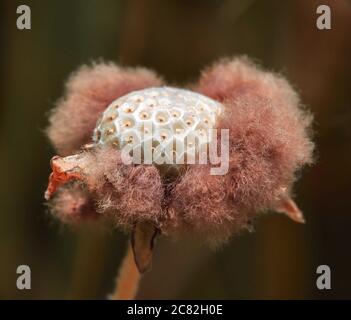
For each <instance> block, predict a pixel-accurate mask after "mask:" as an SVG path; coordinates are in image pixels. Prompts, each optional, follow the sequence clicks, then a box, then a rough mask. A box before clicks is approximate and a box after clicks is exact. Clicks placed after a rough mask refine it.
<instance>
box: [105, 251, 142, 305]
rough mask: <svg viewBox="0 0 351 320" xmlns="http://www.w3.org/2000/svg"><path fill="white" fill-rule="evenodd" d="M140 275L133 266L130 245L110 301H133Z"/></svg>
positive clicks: (134, 265)
mask: <svg viewBox="0 0 351 320" xmlns="http://www.w3.org/2000/svg"><path fill="white" fill-rule="evenodd" d="M140 278H141V274H140V273H139V270H138V268H137V266H136V264H135V261H134V254H133V249H132V247H131V245H129V246H128V250H127V254H126V256H125V257H124V259H123V262H122V265H121V267H120V269H119V272H118V276H117V279H116V287H115V290H114V292H113V294H112V295H111V296H110V299H111V300H133V299H134V298H135V296H136V294H137V291H138V287H139V282H140Z"/></svg>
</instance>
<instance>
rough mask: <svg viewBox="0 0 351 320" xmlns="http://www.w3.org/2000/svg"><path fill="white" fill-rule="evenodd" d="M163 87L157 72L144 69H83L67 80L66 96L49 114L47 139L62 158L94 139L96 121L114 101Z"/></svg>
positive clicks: (108, 66) (108, 65) (99, 66)
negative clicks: (131, 93)
mask: <svg viewBox="0 0 351 320" xmlns="http://www.w3.org/2000/svg"><path fill="white" fill-rule="evenodd" d="M161 84H162V80H161V79H160V78H159V77H158V76H157V75H156V74H155V73H154V72H152V71H150V70H147V69H144V68H121V67H118V66H116V65H114V64H113V63H94V64H93V65H92V66H86V65H85V66H82V67H81V68H80V69H79V70H78V71H76V72H75V73H73V74H72V75H71V76H70V78H69V79H68V81H67V83H66V92H65V95H64V97H63V98H62V99H60V100H59V101H58V103H57V106H56V108H55V109H53V111H52V113H51V115H50V118H49V121H50V126H49V127H48V129H47V134H48V137H49V139H50V140H51V142H52V144H53V145H54V147H55V148H56V150H57V152H58V153H59V154H60V155H62V156H63V155H68V154H71V153H73V152H75V151H77V150H78V149H79V148H80V147H81V146H82V145H83V144H85V143H87V142H89V141H90V140H91V135H92V132H93V129H94V127H95V125H96V121H97V118H98V117H99V115H100V114H101V112H102V111H104V110H105V108H106V107H107V106H108V105H109V104H110V103H111V102H112V101H113V100H115V99H117V98H118V97H120V96H123V95H125V94H127V93H128V92H130V91H134V90H138V89H144V88H147V87H152V86H160V85H161Z"/></svg>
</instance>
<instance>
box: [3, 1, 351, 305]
mask: <svg viewBox="0 0 351 320" xmlns="http://www.w3.org/2000/svg"><path fill="white" fill-rule="evenodd" d="M0 3H1V9H0V37H1V40H0V41H1V42H0V48H1V49H0V52H1V56H0V65H1V73H0V83H1V85H0V130H1V132H0V150H1V151H0V152H1V157H0V170H1V172H0V200H1V210H0V218H1V220H0V261H1V263H0V299H10V298H11V299H104V298H105V297H106V294H107V293H109V292H111V290H112V288H113V285H114V279H115V275H116V272H117V268H118V266H119V264H120V262H121V259H122V257H123V255H124V253H125V250H126V245H127V241H128V237H127V236H126V235H124V234H122V233H121V232H119V231H117V230H112V231H111V230H109V231H106V230H103V229H102V228H94V227H93V226H90V225H85V226H82V227H81V228H79V229H77V230H71V229H69V228H67V227H64V226H62V225H61V224H60V223H59V222H58V221H56V220H54V219H53V218H52V217H51V216H50V215H49V214H48V213H47V210H46V207H45V205H44V200H43V192H44V190H45V188H46V183H47V178H48V174H49V172H50V168H49V160H50V158H51V157H52V156H53V155H54V150H53V149H52V148H51V146H50V145H49V143H48V141H47V139H46V137H45V135H44V133H43V130H44V128H45V127H46V125H47V114H48V111H49V110H50V109H51V108H52V106H53V105H54V103H55V101H56V100H57V99H58V98H59V97H60V95H61V94H62V91H63V84H64V81H65V79H66V78H67V76H68V75H69V73H70V72H71V71H73V70H75V69H76V68H77V67H78V66H80V65H81V64H83V63H88V62H90V61H92V60H94V59H99V58H103V59H106V60H113V61H115V62H119V63H122V64H124V65H131V66H135V65H142V66H146V67H150V68H152V69H155V70H156V71H157V72H158V73H160V74H162V75H164V77H165V78H166V79H167V80H168V81H169V82H171V83H174V84H182V83H187V82H189V81H192V80H195V79H196V77H197V76H198V75H199V72H200V70H201V69H202V68H203V67H204V66H206V65H207V64H209V63H211V62H213V61H214V60H216V59H218V58H220V57H222V56H233V55H241V54H247V55H249V56H250V57H252V58H254V59H256V60H257V61H259V62H260V63H261V64H262V65H263V66H264V67H266V68H268V69H271V70H275V71H281V72H282V73H283V74H284V75H286V76H287V77H288V78H289V80H290V81H291V82H292V83H293V84H294V85H295V86H296V87H297V88H298V89H299V91H300V94H301V97H302V100H303V102H304V103H305V104H306V105H307V106H308V107H309V108H310V109H311V110H312V111H313V113H314V115H315V128H314V129H315V132H316V133H315V140H316V142H317V146H318V147H317V152H316V161H317V162H316V165H314V166H313V167H311V168H307V169H306V170H305V171H304V172H303V175H302V179H301V180H300V181H299V182H298V183H297V185H296V188H295V192H296V201H297V203H298V204H299V206H300V207H301V208H302V209H303V211H304V213H305V216H306V220H307V223H306V225H299V224H295V223H293V222H291V221H290V220H289V219H288V218H286V217H285V216H282V215H273V214H270V215H266V216H264V217H262V218H260V219H259V220H258V221H256V224H255V229H256V231H255V233H253V234H244V235H242V236H239V237H236V238H234V239H232V241H231V242H230V243H229V244H228V245H226V246H224V247H223V248H221V249H220V250H217V251H215V252H213V251H211V250H210V249H208V248H206V247H205V246H202V244H201V243H197V242H195V241H192V240H189V239H184V240H183V241H180V242H172V241H170V240H168V239H160V241H158V243H157V246H156V250H155V256H154V263H153V270H152V272H151V273H148V274H146V275H145V277H144V278H143V281H142V284H141V288H140V292H139V294H138V298H144V299H157V298H161V299H169V298H174V299H179V298H184V299H188V298H198V299H210V298H216V299H221V298H223V299H271V298H276V299H313V298H321V299H335V298H343V299H345V298H348V299H350V298H351V274H350V270H351V250H350V245H351V201H350V198H351V197H350V191H351V188H350V179H351V166H350V158H349V157H350V156H351V105H350V103H351V59H350V57H351V41H350V34H351V1H346V0H333V1H326V0H323V1H322V0H320V1H318V0H317V1H314V0H309V1H306V0H289V1H278V0H266V1H258V0H256V1H255V0H240V1H235V0H232V1H230V0H197V1H196V0H168V1H162V0H144V1H138V0H130V1H126V0H123V1H116V0H105V1H98V0H90V1H85V0H76V1H59V0H57V1H38V0H36V1H20V2H19V1H5V0H2V1H1V2H0ZM20 4H27V5H29V6H30V8H31V12H32V29H31V30H22V31H20V30H17V28H16V19H17V16H18V15H17V14H16V8H17V6H18V5H20ZM320 4H328V5H329V6H330V8H331V17H332V20H331V27H332V29H331V30H318V29H317V28H316V19H317V17H318V15H317V14H316V8H317V6H318V5H320ZM21 264H26V265H29V266H30V267H31V271H32V289H31V290H23V291H20V290H18V289H17V288H16V279H17V276H18V275H17V274H16V268H17V266H18V265H21ZM321 264H326V265H328V266H329V267H330V268H331V272H332V275H331V286H332V289H331V290H324V291H320V290H318V289H317V287H316V284H315V283H316V279H317V275H316V269H317V267H318V265H321Z"/></svg>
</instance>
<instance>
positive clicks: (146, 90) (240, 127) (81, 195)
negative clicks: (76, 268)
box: [45, 58, 313, 297]
mask: <svg viewBox="0 0 351 320" xmlns="http://www.w3.org/2000/svg"><path fill="white" fill-rule="evenodd" d="M160 79H161V78H160V77H158V76H157V75H155V73H153V72H151V71H148V70H145V69H123V68H120V67H117V66H115V65H113V64H95V65H93V66H92V67H83V68H81V69H80V71H78V72H77V73H75V74H74V75H73V76H72V77H71V78H70V80H69V82H68V84H67V87H66V94H65V97H64V98H63V99H62V100H61V101H60V102H59V103H58V105H57V106H56V108H55V109H54V111H53V112H52V115H51V117H50V126H49V128H48V135H49V138H50V140H51V142H52V143H53V145H54V146H55V147H56V149H57V152H58V154H59V156H55V157H54V158H53V159H52V162H51V166H52V169H53V173H52V174H51V176H50V179H49V186H48V189H47V191H46V194H45V196H46V199H47V200H48V201H49V203H50V206H51V208H52V212H53V213H54V214H56V215H57V216H58V217H59V218H61V219H62V220H63V221H65V222H77V221H81V219H85V218H90V217H94V218H103V219H111V220H112V221H114V222H115V224H116V225H117V226H119V227H121V228H123V229H124V230H129V231H130V232H131V234H132V243H131V244H132V250H131V251H130V253H132V252H133V254H134V260H135V263H136V266H137V268H138V270H139V272H145V271H147V270H149V269H150V266H151V260H152V248H153V245H154V241H155V238H156V237H157V236H158V235H160V234H163V235H169V236H174V235H180V234H182V233H184V232H191V233H193V234H195V235H198V236H199V237H201V238H202V239H203V240H204V241H206V242H208V243H210V244H215V245H216V244H218V243H223V242H225V241H226V240H227V239H228V238H230V237H231V236H232V235H233V234H235V233H237V232H240V231H241V230H244V229H249V228H250V225H251V221H252V220H253V219H254V218H255V217H256V216H257V213H260V212H264V211H267V210H275V211H277V212H283V213H286V214H287V215H288V216H289V217H290V218H291V219H293V220H294V221H297V222H301V223H302V222H304V218H303V215H302V213H301V211H300V210H299V209H298V207H297V205H296V204H295V202H294V201H293V200H292V198H291V196H290V193H291V190H292V186H293V183H294V181H295V180H296V173H297V172H298V171H299V170H300V169H301V168H302V167H303V166H304V165H306V164H310V163H311V162H312V151H313V143H312V141H311V138H310V129H309V128H310V124H311V120H312V117H311V116H310V114H309V113H308V112H306V111H305V110H304V109H303V108H302V107H301V106H300V102H299V98H298V96H297V94H296V92H295V91H294V90H293V88H292V87H291V86H290V85H289V83H288V82H287V81H286V80H285V79H284V78H282V77H281V76H279V75H276V74H273V73H269V72H265V71H263V70H261V69H260V68H259V67H257V66H256V65H254V64H253V63H252V62H250V61H249V60H248V59H247V58H239V59H227V60H222V61H220V62H218V63H217V64H214V65H213V66H211V67H209V68H207V69H206V70H205V71H204V72H203V73H202V75H201V77H200V79H199V82H198V84H197V85H195V86H194V87H193V89H194V90H195V91H196V92H192V91H188V90H184V89H177V88H171V87H162V86H161V85H162V81H161V80H160ZM210 129H229V150H228V151H229V171H228V173H227V174H225V175H218V176H214V175H210V164H201V165H200V164H189V163H186V161H185V164H181V165H179V164H177V162H176V164H174V163H172V162H171V161H170V163H171V164H169V163H168V162H167V161H165V159H166V160H167V159H173V160H174V159H176V160H177V159H179V158H182V157H183V158H185V160H187V159H188V158H191V157H193V156H194V157H197V156H199V153H200V149H201V148H200V147H199V146H201V143H202V144H203V145H202V146H205V147H207V146H208V145H209V144H210V143H211V142H213V141H217V143H218V144H220V143H219V140H220V138H221V137H220V136H219V137H216V136H213V135H207V132H209V131H208V130H210ZM181 138H183V140H182V139H181ZM184 138H186V139H184ZM191 139H193V140H191ZM216 139H217V140H216ZM85 143H89V145H84V144H85ZM81 145H82V147H81ZM185 145H186V146H187V148H185ZM177 146H178V148H176V147H177ZM179 146H180V148H179ZM126 147H128V148H129V149H128V150H129V151H130V152H131V154H132V156H131V159H132V161H131V162H130V163H126V162H125V161H124V160H125V159H124V158H123V150H125V148H126ZM137 147H143V148H139V149H138V148H137ZM182 148H183V149H182ZM140 149H141V150H142V152H141V153H138V152H136V150H140ZM147 152H151V153H152V155H153V157H152V158H151V161H150V159H148V161H144V162H143V161H141V162H137V161H135V159H136V158H135V155H138V156H139V160H146V158H147V157H146V156H147ZM133 160H134V161H133ZM160 160H162V161H164V162H163V163H162V161H160ZM85 211H86V213H84V212H85ZM128 261H129V260H128V259H127V260H126V265H129V262H128ZM127 262H128V263H127ZM125 269H126V268H123V269H122V270H125ZM125 272H127V271H125ZM127 273H128V272H127ZM128 274H129V275H135V273H128ZM124 276H125V275H124V273H123V272H122V274H121V275H120V280H119V281H118V283H120V284H121V286H122V284H123V286H124V287H125V282H124V281H123V277H124ZM121 277H122V279H121ZM133 279H134V280H131V281H136V279H138V277H136V276H133ZM127 287H128V286H127ZM130 288H131V290H130V292H134V291H135V290H136V289H135V290H134V289H133V290H132V288H136V286H132V287H130ZM121 296H123V297H125V296H124V295H120V294H115V295H114V297H121Z"/></svg>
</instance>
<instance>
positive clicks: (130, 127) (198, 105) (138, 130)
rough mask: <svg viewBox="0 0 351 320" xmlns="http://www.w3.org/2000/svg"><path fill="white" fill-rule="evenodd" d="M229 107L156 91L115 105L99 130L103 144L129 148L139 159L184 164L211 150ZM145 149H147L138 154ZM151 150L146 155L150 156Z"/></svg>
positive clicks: (195, 96)
mask: <svg viewBox="0 0 351 320" xmlns="http://www.w3.org/2000/svg"><path fill="white" fill-rule="evenodd" d="M223 109H224V107H223V105H222V104H220V103H218V102H216V101H214V100H212V99H210V98H208V97H205V96H203V95H201V94H198V93H196V92H192V91H189V90H184V89H178V88H172V87H155V88H148V89H144V90H139V91H134V92H131V93H129V94H127V95H125V96H123V97H120V98H118V99H116V100H115V101H113V102H112V103H111V104H110V105H109V106H108V107H107V108H106V110H105V111H104V112H103V114H102V117H101V118H100V120H99V121H98V123H97V125H96V128H95V130H94V135H93V140H94V142H95V143H96V144H99V145H105V144H109V145H113V146H114V147H116V148H118V149H123V148H129V149H128V150H130V151H129V153H132V156H133V159H134V160H136V161H135V162H138V160H141V161H142V160H143V159H145V158H146V153H147V155H148V156H150V152H151V153H152V161H151V162H152V163H156V164H163V163H168V164H178V163H182V159H185V160H183V161H184V162H186V161H187V160H186V159H188V158H189V157H196V155H197V154H198V153H199V151H200V150H207V145H208V143H209V142H210V141H211V140H212V135H211V131H210V130H209V129H213V128H215V127H216V122H217V119H218V116H219V115H220V114H221V112H223ZM137 150H141V151H137ZM145 152H146V153H145Z"/></svg>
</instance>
